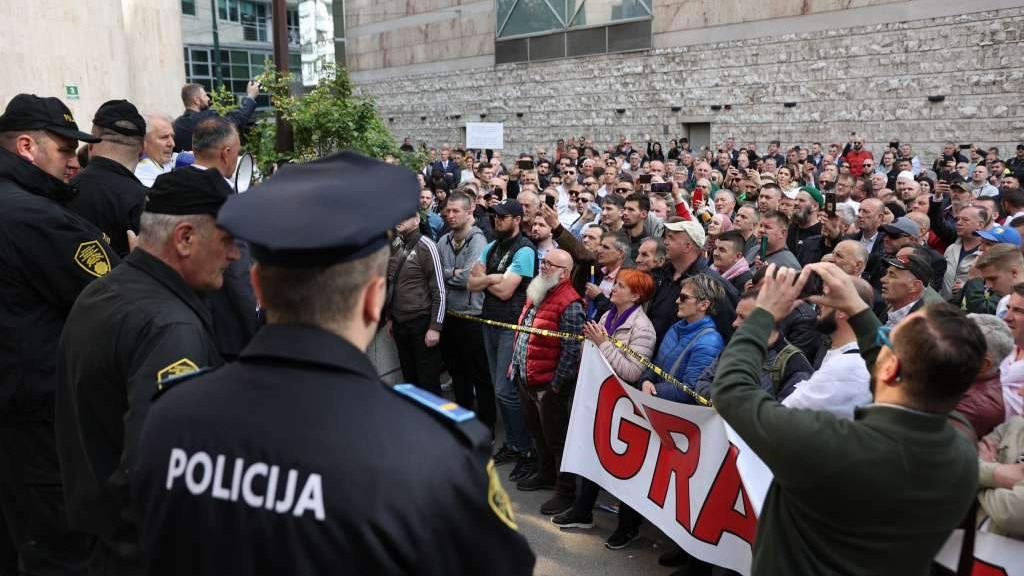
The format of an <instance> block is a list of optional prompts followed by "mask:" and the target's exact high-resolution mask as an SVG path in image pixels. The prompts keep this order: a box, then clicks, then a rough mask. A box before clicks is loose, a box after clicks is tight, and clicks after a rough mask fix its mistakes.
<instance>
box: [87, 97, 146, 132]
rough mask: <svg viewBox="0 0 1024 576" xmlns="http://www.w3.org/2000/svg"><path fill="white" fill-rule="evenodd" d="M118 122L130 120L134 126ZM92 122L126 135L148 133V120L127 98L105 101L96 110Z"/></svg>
mask: <svg viewBox="0 0 1024 576" xmlns="http://www.w3.org/2000/svg"><path fill="white" fill-rule="evenodd" d="M118 122H128V123H129V124H131V125H132V127H131V128H126V127H124V126H118V125H117V123H118ZM92 123H93V124H95V125H97V126H102V127H104V128H108V129H110V130H113V131H114V132H118V133H120V134H124V135H125V136H145V135H146V120H145V119H143V118H142V115H141V114H139V110H138V108H136V107H135V105H134V104H132V103H131V102H129V101H127V100H108V101H106V102H104V103H103V105H102V106H100V107H99V109H98V110H96V115H95V116H93V118H92Z"/></svg>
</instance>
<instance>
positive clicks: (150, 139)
mask: <svg viewBox="0 0 1024 576" xmlns="http://www.w3.org/2000/svg"><path fill="white" fill-rule="evenodd" d="M145 122H146V137H145V139H144V140H143V142H142V156H141V157H139V163H138V164H137V165H136V166H135V177H136V178H138V179H139V182H141V183H142V185H143V186H145V187H146V188H152V187H153V182H155V181H156V177H157V176H159V175H161V174H166V173H167V172H170V171H171V170H172V169H174V159H175V157H176V156H177V154H175V152H174V127H173V126H172V125H171V123H172V122H173V120H171V117H170V116H168V115H166V114H146V115H145Z"/></svg>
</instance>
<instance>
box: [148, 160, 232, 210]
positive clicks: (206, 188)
mask: <svg viewBox="0 0 1024 576" xmlns="http://www.w3.org/2000/svg"><path fill="white" fill-rule="evenodd" d="M233 193H234V191H233V190H231V187H230V186H228V183H227V182H226V181H225V180H224V177H223V176H221V174H220V172H218V171H217V170H216V169H214V168H211V169H209V170H200V169H199V168H193V167H191V166H186V167H184V168H178V169H177V170H172V171H170V172H168V173H166V174H161V175H160V176H157V178H156V182H154V183H153V187H152V188H151V189H150V190H149V194H148V195H147V196H146V208H145V210H146V212H151V213H153V214H173V215H176V216H185V215H187V214H209V215H210V216H216V215H217V212H218V211H219V210H220V208H221V206H223V205H224V202H225V201H227V199H228V196H231V195H232V194H233Z"/></svg>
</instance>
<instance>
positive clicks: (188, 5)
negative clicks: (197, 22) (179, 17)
mask: <svg viewBox="0 0 1024 576" xmlns="http://www.w3.org/2000/svg"><path fill="white" fill-rule="evenodd" d="M181 13H182V14H188V15H189V16H195V15H196V0H181Z"/></svg>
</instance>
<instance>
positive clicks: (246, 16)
mask: <svg viewBox="0 0 1024 576" xmlns="http://www.w3.org/2000/svg"><path fill="white" fill-rule="evenodd" d="M241 13H242V15H241V21H242V37H243V38H244V39H245V40H249V41H251V42H266V41H267V5H266V4H257V3H255V2H252V1H251V0H242V4H241Z"/></svg>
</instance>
